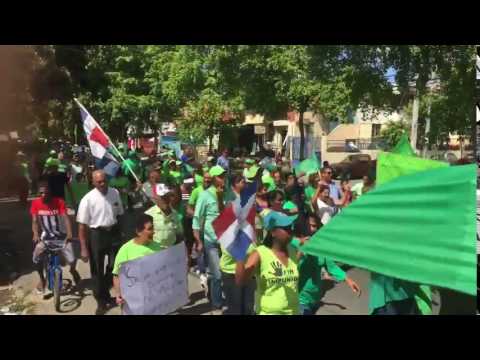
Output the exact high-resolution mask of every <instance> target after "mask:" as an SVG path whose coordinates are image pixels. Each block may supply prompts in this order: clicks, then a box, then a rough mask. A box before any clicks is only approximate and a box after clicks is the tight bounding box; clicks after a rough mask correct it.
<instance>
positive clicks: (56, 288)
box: [53, 269, 62, 311]
mask: <svg viewBox="0 0 480 360" xmlns="http://www.w3.org/2000/svg"><path fill="white" fill-rule="evenodd" d="M61 289H62V270H60V269H55V270H54V274H53V301H54V304H55V310H56V311H60V291H61Z"/></svg>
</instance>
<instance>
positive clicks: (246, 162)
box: [245, 159, 255, 165]
mask: <svg viewBox="0 0 480 360" xmlns="http://www.w3.org/2000/svg"><path fill="white" fill-rule="evenodd" d="M245 164H249V165H252V164H255V160H253V159H246V160H245Z"/></svg>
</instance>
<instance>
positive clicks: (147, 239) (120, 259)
mask: <svg viewBox="0 0 480 360" xmlns="http://www.w3.org/2000/svg"><path fill="white" fill-rule="evenodd" d="M153 229H154V228H153V218H152V217H151V216H150V215H147V214H140V215H139V217H138V218H137V221H136V224H135V232H136V237H135V238H134V239H132V240H130V241H129V242H127V243H126V244H124V245H123V246H122V247H121V248H120V250H119V251H118V253H117V256H116V257H115V265H114V266H113V271H112V273H113V286H114V289H115V293H116V301H117V304H119V305H121V304H123V303H124V302H125V301H124V299H123V298H122V293H121V291H120V278H119V276H118V275H119V273H120V267H121V266H122V264H124V263H126V262H128V261H131V260H135V259H138V258H141V257H144V256H146V255H151V254H155V253H156V252H157V251H160V250H161V249H162V248H161V245H160V244H159V243H157V242H155V241H153V234H154V230H153Z"/></svg>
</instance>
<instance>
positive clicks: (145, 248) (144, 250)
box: [112, 239, 162, 275]
mask: <svg viewBox="0 0 480 360" xmlns="http://www.w3.org/2000/svg"><path fill="white" fill-rule="evenodd" d="M160 250H162V247H161V245H160V244H159V243H157V242H155V241H151V242H149V243H148V244H145V245H139V244H137V243H135V240H134V239H132V240H130V241H129V242H127V243H126V244H124V245H123V246H122V247H121V248H120V250H118V253H117V256H116V257H115V265H114V266H113V271H112V273H113V274H114V275H118V273H119V272H120V266H121V265H122V264H123V263H125V262H127V261H131V260H135V259H138V258H141V257H144V256H146V255H151V254H155V253H156V252H157V251H160Z"/></svg>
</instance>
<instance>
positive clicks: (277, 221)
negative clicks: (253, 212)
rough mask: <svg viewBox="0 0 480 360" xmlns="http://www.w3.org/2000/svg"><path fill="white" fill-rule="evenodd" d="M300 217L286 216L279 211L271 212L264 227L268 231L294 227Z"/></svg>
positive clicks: (265, 220)
mask: <svg viewBox="0 0 480 360" xmlns="http://www.w3.org/2000/svg"><path fill="white" fill-rule="evenodd" d="M297 218H298V215H293V216H289V215H285V214H282V213H280V212H278V211H274V210H272V211H270V212H269V213H268V214H267V215H266V216H265V219H264V226H265V229H266V230H272V229H275V228H278V227H287V226H292V225H293V223H294V222H295V220H297Z"/></svg>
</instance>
